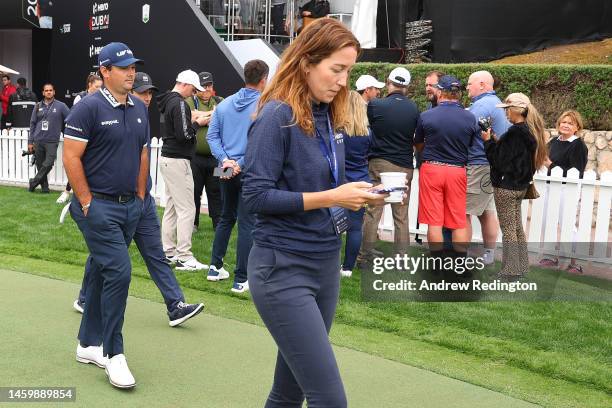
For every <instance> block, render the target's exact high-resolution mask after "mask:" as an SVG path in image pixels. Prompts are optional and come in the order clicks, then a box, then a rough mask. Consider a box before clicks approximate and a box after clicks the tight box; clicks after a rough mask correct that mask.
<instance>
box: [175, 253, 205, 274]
mask: <svg viewBox="0 0 612 408" xmlns="http://www.w3.org/2000/svg"><path fill="white" fill-rule="evenodd" d="M202 269H208V265H206V264H203V263H200V262H198V260H197V259H195V258H194V257H193V256H192V257H191V258H189V259H187V260H185V261H181V260H180V259H177V260H176V270H177V271H200V270H202Z"/></svg>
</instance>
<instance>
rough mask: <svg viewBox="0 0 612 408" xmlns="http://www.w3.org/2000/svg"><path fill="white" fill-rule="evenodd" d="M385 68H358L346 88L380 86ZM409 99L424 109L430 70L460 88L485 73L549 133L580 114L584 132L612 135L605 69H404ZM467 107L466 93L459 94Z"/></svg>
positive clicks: (608, 69)
mask: <svg viewBox="0 0 612 408" xmlns="http://www.w3.org/2000/svg"><path fill="white" fill-rule="evenodd" d="M396 66H397V65H393V64H384V63H358V64H356V66H355V67H354V68H353V72H352V74H351V86H352V87H353V89H354V85H355V80H356V79H357V78H358V77H359V76H360V75H362V74H370V75H373V76H374V77H376V78H377V79H378V80H381V81H384V80H385V78H386V77H387V75H388V74H389V72H390V71H391V70H392V69H393V68H394V67H396ZM405 67H406V68H407V69H408V70H409V71H410V74H411V75H412V80H411V81H410V86H409V94H410V96H411V98H413V100H414V101H415V102H416V103H417V105H418V106H419V108H420V109H424V108H425V106H426V104H427V102H426V100H425V76H426V75H427V73H428V72H430V71H432V70H439V71H442V72H445V73H447V74H452V75H455V76H456V77H457V78H459V79H460V80H461V81H462V82H463V84H464V85H465V84H466V83H467V79H468V77H469V76H470V74H471V73H472V72H475V71H479V70H487V71H489V72H491V74H492V75H493V77H494V78H495V79H496V83H497V82H499V84H498V85H497V88H496V91H497V93H498V95H499V96H500V98H501V99H503V98H504V97H505V96H506V95H508V94H510V93H512V92H523V93H525V94H526V95H528V96H529V97H530V98H531V101H532V103H533V104H534V105H535V106H536V107H537V108H538V109H539V110H540V112H541V113H542V115H543V116H544V120H545V121H546V125H547V126H548V127H554V125H555V122H556V120H557V117H558V116H559V114H560V113H561V112H563V111H564V110H567V109H575V110H577V111H579V112H580V113H581V114H582V115H583V117H584V119H585V122H586V123H585V128H587V129H592V130H612V115H611V110H612V66H610V65H539V64H538V65H536V64H533V65H502V64H408V65H405ZM464 98H465V101H464V102H465V103H468V98H467V92H465V93H464Z"/></svg>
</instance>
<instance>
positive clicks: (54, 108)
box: [28, 84, 70, 193]
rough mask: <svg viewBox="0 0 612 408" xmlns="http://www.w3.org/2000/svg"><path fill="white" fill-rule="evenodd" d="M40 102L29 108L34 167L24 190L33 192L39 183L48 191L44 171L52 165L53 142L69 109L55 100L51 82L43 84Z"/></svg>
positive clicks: (62, 127) (57, 139)
mask: <svg viewBox="0 0 612 408" xmlns="http://www.w3.org/2000/svg"><path fill="white" fill-rule="evenodd" d="M43 98H44V99H43V101H42V102H39V103H38V104H37V105H36V106H35V107H34V110H33V111H32V118H31V119H30V134H29V136H28V151H29V152H34V157H35V158H36V169H37V170H38V171H37V173H36V175H35V176H34V178H32V179H30V185H29V188H28V191H30V192H33V191H34V189H36V186H38V185H39V184H40V187H41V189H42V192H43V193H48V192H49V183H48V181H47V174H49V172H50V171H51V169H52V168H53V164H54V163H55V158H56V157H57V145H58V144H59V138H60V134H61V133H62V131H63V130H64V121H65V120H66V118H67V117H68V113H70V110H69V109H68V106H66V104H65V103H63V102H60V101H57V100H55V88H54V87H53V85H52V84H45V85H44V86H43Z"/></svg>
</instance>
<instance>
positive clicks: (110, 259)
mask: <svg viewBox="0 0 612 408" xmlns="http://www.w3.org/2000/svg"><path fill="white" fill-rule="evenodd" d="M143 204H144V203H143V202H142V201H141V200H140V199H138V198H136V199H133V200H131V201H130V202H128V203H124V204H119V203H116V202H112V201H106V200H101V199H95V198H94V199H93V200H92V201H91V206H90V207H89V212H88V213H87V216H85V215H84V214H83V211H82V210H81V205H80V203H79V202H78V201H77V199H76V198H73V200H72V203H71V205H70V215H72V218H73V219H74V220H75V221H76V223H77V225H78V226H79V229H80V230H81V232H82V233H83V237H84V238H85V242H86V243H87V247H88V248H89V253H90V261H89V262H88V263H91V264H92V265H95V267H92V268H90V271H91V272H90V273H89V274H88V276H87V278H86V287H87V289H86V296H85V307H84V312H83V317H82V319H81V327H80V329H79V335H78V338H79V340H80V342H81V343H82V344H85V345H91V346H98V345H100V344H103V345H104V355H109V354H111V355H115V354H122V353H123V335H122V334H121V330H122V328H123V317H124V314H125V305H126V301H127V297H128V289H129V287H130V278H131V273H132V265H131V264H130V255H129V254H128V247H129V245H130V242H131V240H132V237H133V235H134V232H135V231H136V225H137V224H138V220H139V219H140V216H141V214H142V209H143Z"/></svg>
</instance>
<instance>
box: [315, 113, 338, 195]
mask: <svg viewBox="0 0 612 408" xmlns="http://www.w3.org/2000/svg"><path fill="white" fill-rule="evenodd" d="M315 129H316V131H317V138H318V139H319V146H320V147H321V152H322V153H323V156H325V158H326V159H327V163H328V164H329V170H330V171H331V173H332V176H333V178H334V181H333V183H332V188H336V187H337V186H338V179H339V177H340V176H339V174H338V159H337V157H336V141H335V139H334V131H333V129H332V126H331V122H330V120H329V115H327V131H328V132H329V147H328V146H327V144H326V143H325V139H324V138H323V135H322V134H321V132H319V129H317V128H316V123H315ZM330 148H331V152H330V151H329V149H330Z"/></svg>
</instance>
